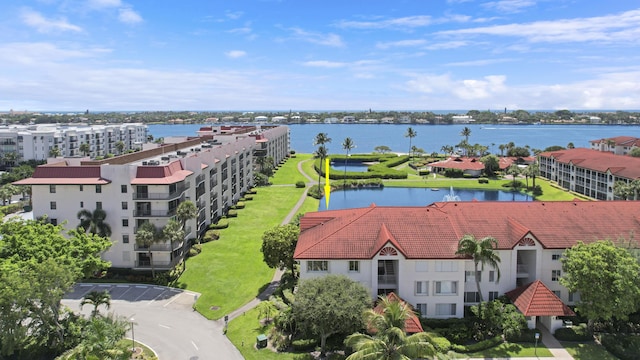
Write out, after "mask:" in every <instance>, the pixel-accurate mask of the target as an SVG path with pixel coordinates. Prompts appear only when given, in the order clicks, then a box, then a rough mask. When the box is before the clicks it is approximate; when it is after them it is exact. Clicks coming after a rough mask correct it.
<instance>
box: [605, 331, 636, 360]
mask: <svg viewBox="0 0 640 360" xmlns="http://www.w3.org/2000/svg"><path fill="white" fill-rule="evenodd" d="M600 343H601V344H602V346H604V348H605V349H607V351H609V352H610V353H612V354H613V355H615V356H617V357H619V358H620V359H622V360H633V359H638V354H640V336H638V335H614V334H603V335H601V336H600Z"/></svg>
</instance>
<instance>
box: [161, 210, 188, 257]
mask: <svg viewBox="0 0 640 360" xmlns="http://www.w3.org/2000/svg"><path fill="white" fill-rule="evenodd" d="M162 235H163V236H164V238H165V239H167V240H169V242H170V243H171V259H173V249H174V248H173V244H174V243H176V242H178V243H179V242H181V241H184V237H185V236H186V234H185V232H184V230H183V229H182V225H180V223H179V222H178V221H177V220H174V219H171V220H169V221H168V222H167V225H165V226H164V227H163V228H162Z"/></svg>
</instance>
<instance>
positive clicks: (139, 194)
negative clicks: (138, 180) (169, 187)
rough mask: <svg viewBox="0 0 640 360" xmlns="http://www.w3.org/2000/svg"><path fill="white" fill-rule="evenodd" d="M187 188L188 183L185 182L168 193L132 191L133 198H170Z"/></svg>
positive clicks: (180, 193) (175, 196)
mask: <svg viewBox="0 0 640 360" xmlns="http://www.w3.org/2000/svg"><path fill="white" fill-rule="evenodd" d="M187 189H189V183H185V185H183V186H178V188H177V189H176V190H175V191H173V192H170V193H145V192H134V193H133V200H170V199H174V198H177V197H179V196H180V195H182V193H184V191H185V190H187Z"/></svg>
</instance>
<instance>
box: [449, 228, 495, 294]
mask: <svg viewBox="0 0 640 360" xmlns="http://www.w3.org/2000/svg"><path fill="white" fill-rule="evenodd" d="M494 247H495V248H497V247H498V240H496V239H495V238H493V237H491V236H487V237H484V238H482V239H480V240H477V239H476V237H475V236H473V235H471V234H467V235H464V236H463V237H462V239H460V242H458V251H456V254H457V255H463V256H468V257H471V259H472V260H473V267H474V270H475V273H474V274H475V279H476V288H477V289H478V294H479V295H480V302H483V301H484V297H483V296H482V291H481V290H480V276H478V266H480V271H482V270H484V266H485V264H486V265H489V266H491V267H492V268H494V269H496V272H497V275H498V276H497V277H496V282H498V281H500V268H499V267H498V264H499V263H500V256H499V255H498V254H497V253H496V252H495V251H494Z"/></svg>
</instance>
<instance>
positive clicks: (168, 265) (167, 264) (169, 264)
mask: <svg viewBox="0 0 640 360" xmlns="http://www.w3.org/2000/svg"><path fill="white" fill-rule="evenodd" d="M181 260H182V258H181V257H177V258H175V259H173V260H171V261H154V262H153V267H154V268H155V269H156V270H169V269H172V268H173V267H174V266H176V265H177V264H179V263H180V261H181ZM134 268H135V269H151V260H136V262H135V266H134Z"/></svg>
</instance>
